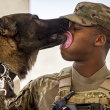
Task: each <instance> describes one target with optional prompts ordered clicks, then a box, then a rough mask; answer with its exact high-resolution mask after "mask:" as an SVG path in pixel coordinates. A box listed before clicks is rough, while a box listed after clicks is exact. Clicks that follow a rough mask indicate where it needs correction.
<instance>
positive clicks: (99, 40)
mask: <svg viewBox="0 0 110 110" xmlns="http://www.w3.org/2000/svg"><path fill="white" fill-rule="evenodd" d="M105 43H106V36H105V35H104V34H102V35H98V37H97V38H96V40H95V46H103V45H104V44H105Z"/></svg>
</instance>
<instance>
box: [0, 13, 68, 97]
mask: <svg viewBox="0 0 110 110" xmlns="http://www.w3.org/2000/svg"><path fill="white" fill-rule="evenodd" d="M68 27H69V21H68V20H67V19H64V18H60V19H49V20H43V19H39V17H38V16H37V15H32V14H27V13H23V14H12V15H7V16H4V17H2V18H0V63H3V64H4V65H6V67H7V68H8V69H9V73H10V77H11V78H12V79H13V78H14V77H15V76H16V75H18V77H19V78H20V79H23V78H25V76H26V74H27V71H29V70H30V69H31V67H32V66H33V65H34V63H35V61H36V58H37V54H38V52H39V50H41V49H45V48H49V47H53V46H56V45H59V44H61V43H64V42H65V41H66V36H65V35H64V33H65V32H66V31H67V29H68ZM6 88H8V86H6ZM10 94H11V93H10ZM8 96H9V97H10V95H9V94H8V95H7V97H8ZM11 96H12V95H11Z"/></svg>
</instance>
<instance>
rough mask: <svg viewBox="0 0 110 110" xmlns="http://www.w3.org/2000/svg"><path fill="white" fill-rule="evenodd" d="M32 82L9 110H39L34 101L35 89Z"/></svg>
mask: <svg viewBox="0 0 110 110" xmlns="http://www.w3.org/2000/svg"><path fill="white" fill-rule="evenodd" d="M31 83H32V81H30V82H29V83H28V84H27V85H26V86H25V87H24V88H23V89H22V90H21V91H20V92H19V94H18V96H17V97H16V98H15V99H14V101H12V102H11V103H10V105H9V110H38V108H37V103H35V101H34V96H33V92H34V90H33V88H32V87H31Z"/></svg>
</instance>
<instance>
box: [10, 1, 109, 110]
mask: <svg viewBox="0 0 110 110" xmlns="http://www.w3.org/2000/svg"><path fill="white" fill-rule="evenodd" d="M61 18H67V19H69V20H70V28H69V29H68V31H67V33H65V35H67V41H66V42H65V43H64V44H62V45H61V47H60V50H61V55H62V58H63V59H64V60H67V61H74V62H73V65H72V66H71V67H67V68H64V69H63V70H62V71H61V72H60V73H55V74H52V75H44V76H41V77H39V78H36V79H35V80H33V81H30V82H29V83H28V84H27V85H26V86H25V87H24V88H23V89H22V90H21V92H20V93H19V95H18V96H17V97H16V99H15V100H14V101H13V102H12V103H11V104H10V107H9V109H10V110H18V109H19V110H52V106H53V105H52V104H53V102H54V101H57V100H59V99H61V98H62V97H64V96H65V95H67V94H68V93H69V92H70V91H72V90H74V91H75V94H74V95H73V96H71V98H70V99H69V100H68V101H67V104H72V103H101V104H103V106H104V107H107V108H110V103H109V100H110V95H109V92H110V86H109V85H110V71H109V70H108V69H107V67H106V62H105V59H106V55H107V53H108V50H109V48H110V8H109V7H107V6H105V5H104V4H100V3H91V2H81V3H78V4H77V6H76V8H75V11H74V13H73V14H69V15H65V16H61ZM37 74H38V73H37Z"/></svg>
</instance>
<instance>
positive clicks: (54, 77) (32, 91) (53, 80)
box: [9, 67, 110, 110]
mask: <svg viewBox="0 0 110 110" xmlns="http://www.w3.org/2000/svg"><path fill="white" fill-rule="evenodd" d="M108 72H109V71H108ZM71 73H72V67H68V68H65V69H63V70H62V71H61V72H60V73H55V74H49V75H44V76H41V77H39V78H37V79H35V80H32V81H30V82H29V83H28V84H27V85H26V86H25V87H24V88H23V89H22V90H21V91H20V93H19V95H18V96H17V97H16V99H15V100H14V101H13V102H12V103H11V104H10V106H9V110H52V104H53V102H54V101H56V100H58V99H59V98H62V97H64V96H65V95H67V94H68V93H69V92H70V90H69V88H68V87H65V85H70V86H71V84H69V82H71V79H69V81H67V80H68V78H71ZM63 79H64V80H63ZM106 79H107V80H105V81H104V83H102V84H101V85H100V86H99V88H98V90H95V91H87V92H80V93H78V92H75V95H74V96H73V97H71V98H70V100H69V102H67V103H68V104H70V103H71V102H74V103H77V102H81V103H87V102H89V103H90V102H91V103H93V102H96V103H103V104H104V105H108V106H110V101H109V99H110V95H109V92H110V87H109V84H110V75H109V76H107V78H106ZM60 81H61V82H62V81H63V83H62V84H60ZM65 82H66V83H65ZM67 82H68V83H67ZM64 83H65V85H64ZM105 85H106V86H105ZM60 86H64V87H63V88H62V87H61V88H59V87H60ZM103 87H105V88H103ZM61 89H63V90H61ZM107 89H108V90H107Z"/></svg>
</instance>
